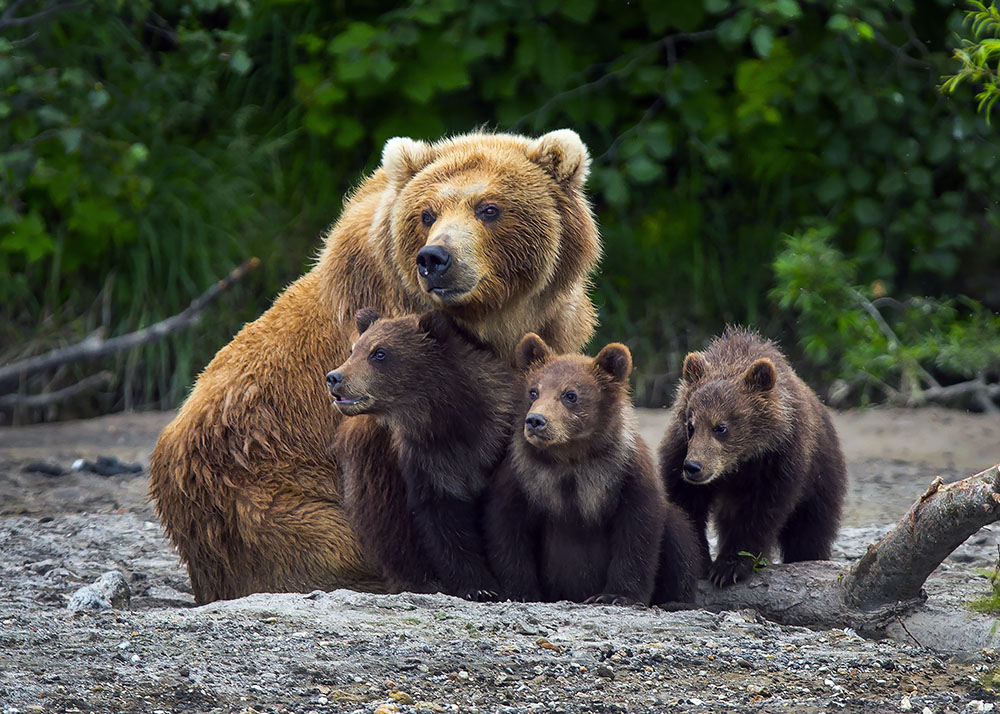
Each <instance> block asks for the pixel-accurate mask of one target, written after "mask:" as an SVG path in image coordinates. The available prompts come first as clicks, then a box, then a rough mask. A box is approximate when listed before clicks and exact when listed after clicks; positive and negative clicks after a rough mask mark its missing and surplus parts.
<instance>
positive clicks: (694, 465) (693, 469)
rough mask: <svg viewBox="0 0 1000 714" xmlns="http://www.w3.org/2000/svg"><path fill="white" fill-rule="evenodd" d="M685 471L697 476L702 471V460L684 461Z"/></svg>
mask: <svg viewBox="0 0 1000 714" xmlns="http://www.w3.org/2000/svg"><path fill="white" fill-rule="evenodd" d="M684 473H686V474H687V475H688V476H697V475H698V474H700V473H701V462H700V461H685V462H684Z"/></svg>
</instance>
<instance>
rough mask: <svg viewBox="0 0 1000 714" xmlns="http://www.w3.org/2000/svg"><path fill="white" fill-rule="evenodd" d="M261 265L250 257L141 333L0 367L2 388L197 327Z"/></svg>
mask: <svg viewBox="0 0 1000 714" xmlns="http://www.w3.org/2000/svg"><path fill="white" fill-rule="evenodd" d="M258 265H260V260H258V259H257V258H250V260H248V261H246V262H245V263H243V264H242V265H240V266H239V267H238V268H235V269H234V270H233V271H232V272H231V273H229V275H227V276H226V277H224V278H223V279H222V280H220V281H219V282H217V283H215V284H214V285H213V286H212V287H210V288H209V289H208V290H206V291H205V292H203V293H202V294H201V295H200V296H199V297H198V298H197V299H195V300H193V301H192V302H191V304H190V305H189V306H188V307H187V308H186V309H185V310H184V311H182V312H179V313H177V314H176V315H174V316H172V317H168V318H167V319H165V320H162V321H160V322H157V323H156V324H153V325H150V326H149V327H144V328H143V329H141V330H136V331H135V332H130V333H129V334H127V335H120V336H118V337H112V338H111V339H108V340H105V339H104V338H103V337H101V336H100V335H97V334H94V335H90V336H89V337H87V338H86V339H84V340H83V341H81V342H78V343H77V344H75V345H70V346H69V347H63V348H60V349H57V350H52V351H51V352H46V353H45V354H42V355H37V356H35V357H29V358H28V359H24V360H21V361H20V362H15V363H13V364H9V365H7V366H5V367H0V386H2V385H5V384H9V383H11V382H16V381H18V380H20V379H21V378H23V377H26V376H29V375H31V374H35V373H36V372H42V371H44V370H47V369H52V368H54V367H60V366H62V365H64V364H70V363H73V362H80V361H82V360H88V359H95V358H97V357H104V356H105V355H109V354H113V353H115V352H120V351H122V350H127V349H130V348H132V347H139V346H141V345H145V344H148V343H150V342H155V341H156V340H160V339H163V338H164V337H166V336H167V335H169V334H171V333H173V332H176V331H177V330H180V329H182V328H185V327H189V326H191V325H194V324H197V322H198V320H200V319H201V313H202V312H203V311H204V310H205V308H206V307H207V306H208V304H209V303H210V302H212V300H214V299H215V298H216V297H218V295H219V294H220V293H223V292H225V291H226V290H228V289H229V288H230V287H232V286H233V285H234V284H235V283H237V282H239V281H240V280H241V279H242V278H243V276H245V275H246V274H247V273H249V272H250V271H251V270H253V269H254V268H256V267H257V266H258Z"/></svg>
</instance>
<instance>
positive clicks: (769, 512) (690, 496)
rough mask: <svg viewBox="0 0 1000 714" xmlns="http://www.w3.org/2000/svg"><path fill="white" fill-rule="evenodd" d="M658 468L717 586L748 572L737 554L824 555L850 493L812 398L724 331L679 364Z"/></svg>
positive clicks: (751, 338)
mask: <svg viewBox="0 0 1000 714" xmlns="http://www.w3.org/2000/svg"><path fill="white" fill-rule="evenodd" d="M660 468H661V472H662V476H663V479H664V481H665V483H666V485H667V492H668V494H669V496H670V498H672V499H673V500H674V501H675V502H676V503H677V504H678V505H680V506H681V507H682V508H683V509H684V510H686V511H687V512H688V514H689V515H690V516H691V519H692V520H693V521H694V523H695V527H696V529H697V530H698V533H699V535H700V548H701V553H702V557H703V559H704V561H703V562H704V563H706V564H708V563H711V565H710V566H709V568H708V577H709V579H710V580H711V581H712V582H713V583H714V584H715V585H716V586H717V587H722V586H725V585H730V584H732V583H735V582H737V581H738V580H744V579H746V578H747V577H749V576H750V574H751V573H752V572H753V567H754V558H752V557H749V556H746V555H740V553H741V552H743V553H750V554H752V555H753V556H757V555H763V556H767V555H769V554H770V553H771V552H772V550H773V549H774V548H775V546H776V545H780V546H781V556H782V561H783V562H785V563H791V562H794V561H799V560H826V559H828V558H829V557H830V547H831V545H832V544H833V540H834V538H835V537H836V535H837V526H838V524H839V522H840V512H841V506H842V504H843V501H844V493H845V490H846V486H847V470H846V467H845V465H844V457H843V454H842V453H841V450H840V442H839V440H838V439H837V434H836V432H835V431H834V428H833V423H832V421H831V420H830V416H829V414H828V413H827V411H826V409H825V408H824V407H823V405H822V404H821V403H820V401H819V398H818V397H817V396H816V394H815V393H814V392H813V391H812V390H811V389H810V388H809V387H808V386H806V384H805V382H803V381H802V380H801V379H800V378H799V377H798V376H797V375H796V374H795V372H794V371H793V370H792V368H791V366H790V365H789V364H788V361H787V360H786V359H785V356H784V355H783V354H782V353H781V352H780V351H779V350H778V348H777V347H776V346H775V345H774V344H773V343H772V342H770V341H767V340H765V339H763V338H761V337H760V336H759V335H757V334H756V333H754V332H752V331H749V330H745V329H741V328H734V327H729V328H727V329H726V331H725V332H724V333H723V334H722V335H721V336H719V337H716V338H715V339H714V340H712V342H711V343H710V344H709V346H708V349H706V350H705V351H704V352H691V353H690V354H688V355H687V357H686V358H685V359H684V366H683V369H682V375H681V382H680V384H679V386H678V389H677V396H676V400H675V401H674V405H673V407H672V409H671V419H670V424H669V426H668V427H667V431H666V434H665V435H664V439H663V442H662V443H661V445H660ZM710 512H714V515H715V525H716V530H717V532H718V536H719V544H718V546H719V547H718V553H717V555H716V557H715V560H714V561H711V559H710V557H709V549H708V540H707V538H706V536H705V527H706V521H707V519H708V517H709V514H710Z"/></svg>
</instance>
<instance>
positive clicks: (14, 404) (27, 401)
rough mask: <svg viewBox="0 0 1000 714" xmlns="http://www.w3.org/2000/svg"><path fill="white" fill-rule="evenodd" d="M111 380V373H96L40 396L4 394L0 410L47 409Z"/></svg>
mask: <svg viewBox="0 0 1000 714" xmlns="http://www.w3.org/2000/svg"><path fill="white" fill-rule="evenodd" d="M112 378H113V375H112V374H111V372H98V373H97V374H92V375H90V376H89V377H84V378H83V379H81V380H80V381H79V382H77V383H76V384H71V385H69V386H68V387H63V388H62V389H59V390H56V391H55V392H44V393H42V394H5V395H4V396H2V397H0V409H28V408H32V407H34V408H38V407H47V406H50V405H52V404H59V403H60V402H65V401H67V400H68V399H72V398H73V397H78V396H80V395H81V394H86V393H87V392H92V391H93V390H95V389H100V388H101V387H103V386H104V385H105V384H107V383H108V382H110V381H111V380H112Z"/></svg>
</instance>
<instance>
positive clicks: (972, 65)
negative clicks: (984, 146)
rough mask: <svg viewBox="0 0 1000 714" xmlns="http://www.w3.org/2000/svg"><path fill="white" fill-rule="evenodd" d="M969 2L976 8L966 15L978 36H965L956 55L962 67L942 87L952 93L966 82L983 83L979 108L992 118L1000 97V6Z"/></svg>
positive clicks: (977, 97) (987, 118)
mask: <svg viewBox="0 0 1000 714" xmlns="http://www.w3.org/2000/svg"><path fill="white" fill-rule="evenodd" d="M969 5H971V6H972V10H971V11H969V13H968V15H967V18H966V19H967V21H968V22H969V24H971V25H972V34H973V37H975V40H969V39H963V40H962V46H961V47H959V48H958V49H956V50H955V59H957V60H958V61H959V62H961V63H962V67H961V69H959V70H958V72H956V73H955V74H953V75H951V76H950V77H948V78H947V81H945V83H944V85H942V87H941V89H942V90H943V91H944V92H947V93H951V92H953V91H955V89H956V88H958V86H959V85H961V84H962V83H963V82H972V83H975V84H980V85H982V89H981V90H980V91H979V93H978V94H976V99H978V100H979V105H978V107H977V109H978V110H979V111H981V112H985V114H986V121H987V122H989V120H990V114H991V113H992V111H993V105H994V104H996V103H997V99H1000V8H998V7H997V4H996V3H995V2H992V3H990V5H989V7H987V6H986V5H985V4H984V3H981V2H978V1H977V0H970V2H969Z"/></svg>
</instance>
